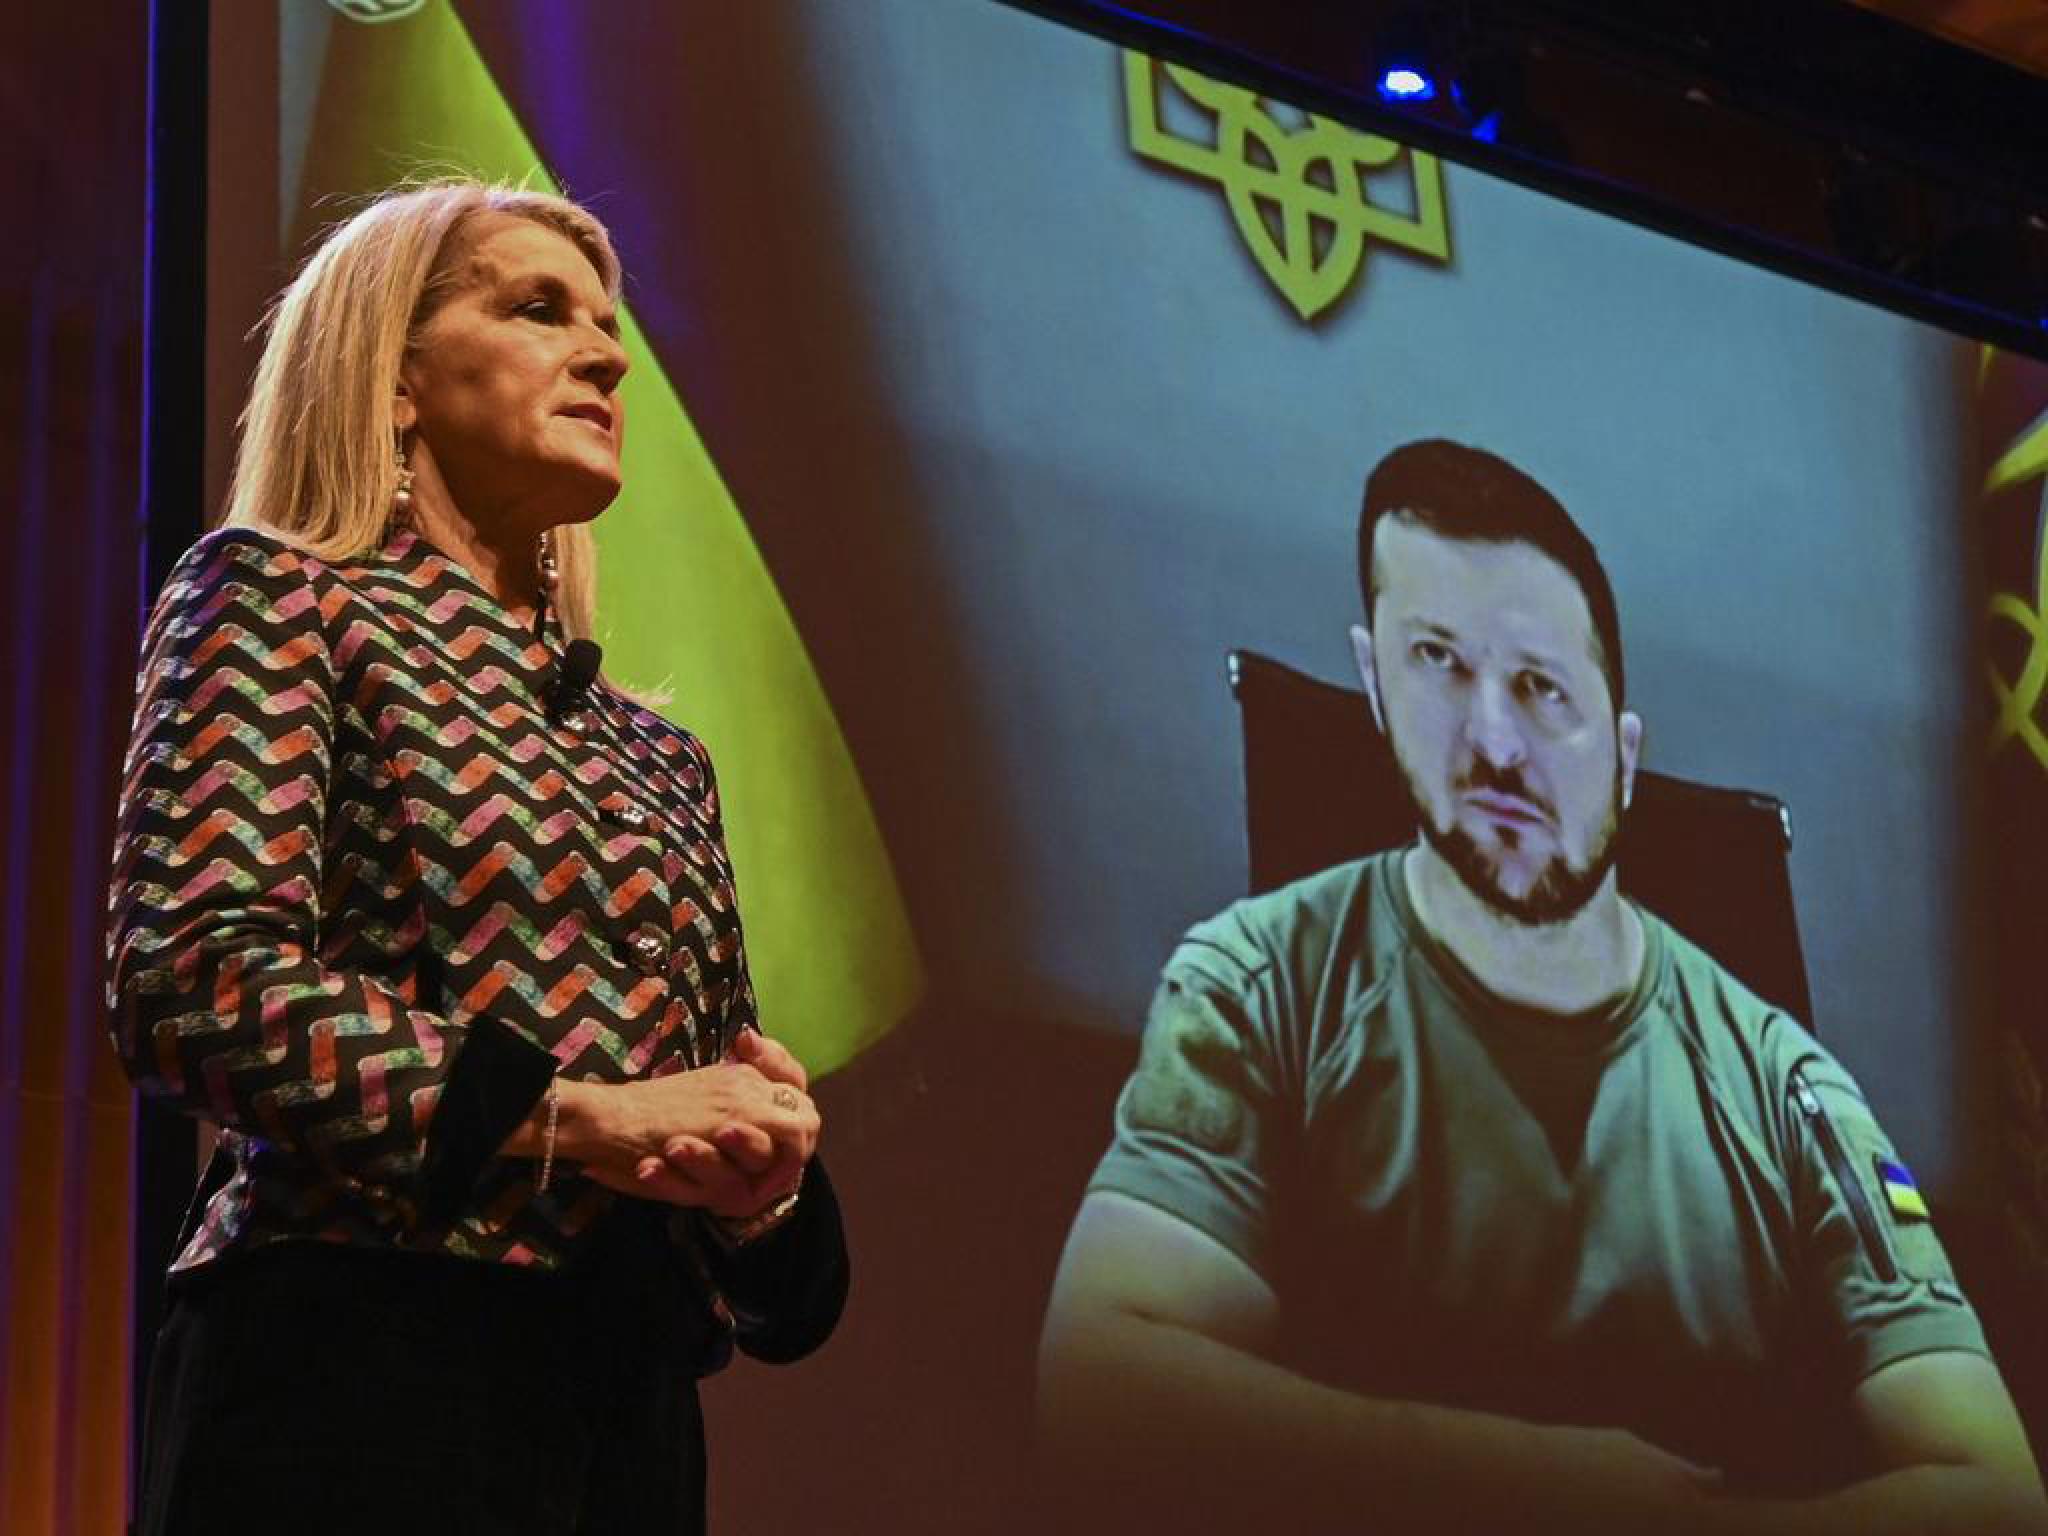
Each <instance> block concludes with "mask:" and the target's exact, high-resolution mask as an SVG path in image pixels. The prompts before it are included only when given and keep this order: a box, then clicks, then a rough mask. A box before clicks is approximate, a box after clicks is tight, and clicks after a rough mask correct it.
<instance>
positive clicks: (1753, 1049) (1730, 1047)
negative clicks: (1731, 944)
mask: <svg viewBox="0 0 2048 1536" xmlns="http://www.w3.org/2000/svg"><path fill="white" fill-rule="evenodd" d="M1637 910H1638V911H1639V912H1641V914H1642V917H1643V921H1644V923H1645V924H1646V925H1654V931H1655V933H1656V935H1657V939H1658V942H1659V943H1660V945H1661V947H1662V953H1663V962H1662V963H1663V973H1662V975H1661V976H1660V978H1659V983H1658V988H1657V994H1656V1006H1658V1007H1660V1008H1661V1009H1662V1010H1663V1011H1664V1012H1665V1013H1666V1015H1667V1016H1668V1018H1669V1020H1670V1021H1671V1023H1672V1025H1673V1027H1675V1028H1676V1029H1677V1030H1678V1031H1679V1032H1680V1034H1681V1035H1682V1036H1684V1038H1685V1039H1686V1041H1687V1043H1688V1045H1689V1046H1690V1048H1691V1049H1692V1050H1693V1051H1694V1052H1695V1053H1696V1054H1697V1055H1698V1057H1699V1058H1700V1059H1701V1061H1702V1062H1703V1064H1704V1065H1706V1066H1707V1067H1708V1069H1709V1070H1710V1071H1712V1072H1713V1074H1714V1075H1715V1076H1716V1077H1717V1078H1718V1079H1720V1080H1721V1081H1723V1082H1741V1083H1743V1084H1745V1085H1746V1086H1748V1087H1749V1088H1751V1089H1752V1090H1753V1091H1754V1092H1756V1093H1758V1094H1761V1095H1769V1096H1771V1097H1773V1098H1775V1097H1777V1096H1778V1095H1780V1094H1782V1093H1783V1092H1784V1089H1785V1086H1786V1083H1787V1081H1788V1079H1789V1078H1790V1075H1791V1072H1792V1069H1793V1068H1794V1067H1795V1066H1797V1065H1799V1064H1800V1063H1801V1062H1802V1061H1806V1060H1809V1059H1815V1058H1817V1059H1819V1060H1822V1061H1829V1062H1831V1061H1832V1059H1833V1058H1832V1057H1830V1056H1829V1055H1828V1053H1827V1052H1826V1051H1825V1050H1824V1049H1823V1048H1822V1047H1821V1045H1820V1044H1819V1042H1817V1041H1816V1040H1815V1039H1814V1037H1813V1034H1812V1033H1811V1031H1810V1030H1809V1029H1808V1028H1807V1026H1806V1025H1805V1024H1804V1023H1803V1022H1802V1021H1801V1020H1799V1019H1797V1018H1795V1017H1793V1015H1792V1014H1790V1013H1789V1012H1787V1011H1786V1010H1785V1009H1783V1008H1781V1007H1779V1006H1778V1005H1777V1004H1775V1003H1773V1002H1771V1001H1769V1000H1768V999H1766V998H1764V997H1761V996H1759V995H1758V994H1757V993H1756V992H1755V991H1753V990H1752V989H1751V988H1750V987H1749V986H1748V985H1746V984H1745V983H1744V982H1743V981H1742V979H1741V978H1740V977H1738V976H1737V975H1736V974H1735V973H1734V972H1733V971H1731V970H1729V969H1728V967H1727V966H1725V965H1723V964H1722V963H1721V962H1720V961H1719V960H1717V959H1715V958H1714V956H1713V955H1711V954H1709V953H1708V952H1707V951H1706V950H1705V949H1703V948H1701V947H1700V946H1699V945H1698V944H1696V943H1694V942H1693V941H1692V940H1691V939H1689V938H1687V937H1686V936H1685V935H1684V934H1683V933H1681V932H1679V931H1678V930H1677V929H1676V928H1674V927H1672V926H1671V924H1669V923H1668V922H1666V921H1664V919H1662V918H1661V917H1658V916H1657V915H1656V914H1655V913H1653V912H1650V911H1647V910H1646V909H1643V908H1640V907H1639V908H1638V909H1637Z"/></svg>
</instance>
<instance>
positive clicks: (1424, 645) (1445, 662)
mask: <svg viewBox="0 0 2048 1536" xmlns="http://www.w3.org/2000/svg"><path fill="white" fill-rule="evenodd" d="M1414 652H1415V659H1416V660H1417V661H1419V662H1421V663H1422V664H1423V665H1424V666H1426V667H1437V668H1440V669H1442V670H1444V671H1449V670H1450V669H1451V668H1453V667H1455V666H1456V665H1457V664H1458V657H1457V653H1456V652H1455V651H1453V650H1452V649H1451V648H1450V647H1449V646H1448V645H1443V644H1440V643H1438V642H1437V641H1435V640H1418V641H1416V642H1415V646H1414Z"/></svg>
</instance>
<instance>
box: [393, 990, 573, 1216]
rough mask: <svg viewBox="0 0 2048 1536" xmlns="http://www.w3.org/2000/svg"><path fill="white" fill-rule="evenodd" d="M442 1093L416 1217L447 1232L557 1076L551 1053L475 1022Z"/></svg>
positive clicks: (490, 1022)
mask: <svg viewBox="0 0 2048 1536" xmlns="http://www.w3.org/2000/svg"><path fill="white" fill-rule="evenodd" d="M465 1033H466V1035H467V1038H466V1039H465V1040H464V1041H463V1042H462V1047H461V1049H460V1050H459V1051H458V1052H457V1053H456V1056H455V1062H454V1065H453V1066H451V1067H450V1068H449V1069H448V1078H447V1081H446V1082H445V1083H443V1084H442V1087H441V1099H440V1102H439V1103H438V1104H437V1105H435V1107H434V1118H433V1120H432V1121H431V1122H430V1123H429V1125H428V1127H427V1144H426V1149H425V1152H424V1154H423V1155H422V1158H421V1162H420V1184H421V1194H422V1203H421V1215H422V1217H423V1219H424V1220H425V1221H426V1222H427V1224H428V1225H429V1226H435V1227H445V1226H450V1225H452V1224H453V1223H454V1221H455V1219H456V1218H457V1217H458V1216H459V1215H461V1214H462V1208H463V1205H464V1204H465V1203H466V1202H467V1201H468V1199H469V1195H470V1191H472V1190H473V1189H475V1188H476V1185H477V1180H478V1179H479V1178H481V1177H482V1176H483V1171H484V1165H485V1164H487V1163H488V1162H490V1160H491V1159H492V1158H493V1157H495V1156H496V1155H497V1152H498V1148H500V1147H501V1146H503V1145H504V1144H505V1139H506V1138H507V1137H508V1136H510V1135H511V1134H512V1133H513V1132H514V1131H515V1130H517V1129H518V1128H519V1124H520V1122H521V1121H523V1120H524V1119H525V1118H526V1117H527V1116H528V1115H529V1114H531V1113H532V1112H533V1106H534V1105H536V1104H538V1103H539V1102H540V1096H541V1095H542V1094H543V1093H545V1092H547V1087H548V1082H549V1080H550V1079H552V1078H553V1077H554V1075H555V1066H556V1062H555V1057H554V1053H553V1052H551V1051H549V1050H547V1049H545V1048H544V1047H542V1046H538V1045H535V1044H534V1043H533V1042H532V1041H531V1040H529V1039H527V1038H526V1037H525V1036H524V1035H522V1034H520V1033H519V1032H518V1031H517V1030H514V1029H512V1028H511V1027H510V1026H509V1025H506V1024H502V1023H500V1022H499V1021H498V1020H496V1019H494V1018H490V1017H488V1016H484V1015H479V1016H478V1017H477V1018H475V1019H473V1020H471V1021H470V1024H469V1028H468V1029H467V1031H466V1032H465Z"/></svg>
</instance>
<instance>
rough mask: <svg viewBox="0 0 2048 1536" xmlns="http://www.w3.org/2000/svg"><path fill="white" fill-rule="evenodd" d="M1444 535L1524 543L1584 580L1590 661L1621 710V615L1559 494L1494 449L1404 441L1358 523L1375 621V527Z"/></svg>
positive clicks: (1371, 485) (1374, 479)
mask: <svg viewBox="0 0 2048 1536" xmlns="http://www.w3.org/2000/svg"><path fill="white" fill-rule="evenodd" d="M1389 516H1392V517H1398V518H1400V519H1401V520H1402V521H1403V522H1405V523H1409V524H1412V525H1413V526H1415V527H1418V528H1426V529H1428V530H1429V531H1430V532H1431V533H1434V534H1436V535H1438V536H1439V537H1441V538H1446V539H1464V540H1471V541H1473V542H1477V543H1483V544H1527V545H1530V546H1531V547H1532V548H1535V549H1538V550H1541V551H1542V552H1543V553H1544V554H1546V555H1548V556H1549V557H1550V558H1551V559H1553V560H1555V561H1556V562H1557V563H1558V564H1559V565H1561V566H1563V567H1564V568H1565V570H1567V571H1568V572H1570V573H1571V577H1572V579H1573V580H1574V581H1576V582H1577V583H1578V584H1579V591H1580V592H1581V593H1583V594H1584V596H1585V599H1586V607H1587V610H1588V611H1589V612H1590V613H1591V614H1592V616H1593V639H1594V646H1593V659H1594V661H1596V662H1598V663H1599V666H1600V670H1601V672H1602V673H1603V674H1604V675H1605V676H1606V678H1607V691H1608V693H1609V694H1610V695H1611V696H1612V698H1613V702H1614V708H1615V709H1616V710H1617V711H1619V710H1620V708H1621V705H1622V699H1623V698H1624V696H1625V691H1626V690H1625V688H1624V683H1625V673H1624V671H1623V668H1622V662H1621V620H1620V617H1619V616H1618V615H1617V613H1616V612H1615V607H1614V588H1613V587H1612V586H1611V585H1609V583H1608V580H1607V570H1606V568H1605V567H1604V566H1602V565H1601V564H1600V556H1599V553H1598V552H1597V551H1596V550H1595V549H1594V548H1593V541H1592V540H1591V539H1589V538H1587V537H1586V535H1585V533H1584V532H1583V531H1582V530H1581V529H1580V528H1579V525H1578V524H1577V523H1575V522H1573V521H1572V517H1571V514H1570V513H1569V512H1567V511H1565V509H1564V507H1563V505H1562V504H1561V503H1560V502H1559V501H1558V499H1557V498H1556V497H1555V496H1553V495H1551V494H1550V492H1548V491H1546V490H1545V489H1544V488H1543V487H1542V486H1540V485H1538V484H1537V483H1536V482H1535V481H1534V480H1532V479H1531V478H1530V477H1529V476H1528V475H1526V474H1524V473H1523V472H1522V471H1521V470H1519V469H1517V468H1515V466H1514V465H1512V464H1510V463H1509V462H1508V461H1507V460H1506V459H1503V458H1501V457H1500V456H1499V455H1497V454H1492V453H1488V452H1486V451H1485V450H1484V449H1482V448H1468V447H1467V446H1466V445H1465V444H1463V443H1453V442H1449V441H1447V440H1446V439H1444V438H1440V437H1433V438H1428V439H1425V440H1424V441H1422V442H1417V443H1404V444H1402V445H1401V446H1400V447H1399V448H1396V449H1395V450H1394V451H1393V452H1392V453H1390V454H1388V455H1387V456H1386V457H1385V458H1383V459H1381V460H1380V461H1379V463H1378V464H1377V465H1375V466H1374V467H1373V472H1372V473H1371V474H1370V475H1369V476H1367V477H1366V482H1365V508H1364V511H1363V512H1362V513H1361V514H1360V516H1359V520H1358V586H1359V590H1360V591H1361V592H1362V593H1363V594H1364V596H1365V622H1366V627H1367V628H1371V626H1372V605H1373V598H1374V597H1375V596H1376V594H1375V592H1374V591H1373V575H1372V541H1373V532H1374V530H1375V529H1377V528H1378V527H1379V523H1380V519H1381V518H1383V517H1389Z"/></svg>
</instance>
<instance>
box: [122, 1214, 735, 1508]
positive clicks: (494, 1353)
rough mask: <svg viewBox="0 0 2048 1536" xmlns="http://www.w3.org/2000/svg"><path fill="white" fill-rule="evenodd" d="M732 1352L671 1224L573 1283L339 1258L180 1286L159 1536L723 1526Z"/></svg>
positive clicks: (588, 1264) (223, 1270)
mask: <svg viewBox="0 0 2048 1536" xmlns="http://www.w3.org/2000/svg"><path fill="white" fill-rule="evenodd" d="M717 1338H718V1335H717V1332H716V1329H715V1326H714V1324H713V1322H712V1319H711V1314H710V1311H709V1308H708V1306H707V1303H706V1299H705V1297H704V1295H703V1289H702V1286H701V1285H700V1284H699V1282H698V1281H697V1280H696V1279H695V1278H694V1277H693V1276H692V1275H691V1274H690V1273H689V1271H688V1268H687V1266H686V1265H685V1263H684V1262H683V1261H682V1259H681V1258H680V1256H679V1255H677V1254H676V1253H675V1251H674V1249H673V1248H672V1246H671V1245H670V1243H669V1242H668V1240H667V1237H666V1234H665V1233H664V1232H663V1230H662V1226H661V1215H660V1213H659V1212H658V1211H656V1210H655V1209H653V1208H651V1207H646V1206H640V1205H634V1204H628V1205H624V1206H622V1207H621V1208H619V1209H618V1210H616V1211H614V1212H613V1213H612V1214H611V1216H609V1217H608V1218H607V1220H606V1223H605V1228H604V1230H603V1231H602V1232H601V1233H600V1234H599V1235H598V1238H597V1240H596V1241H595V1242H594V1244H593V1245H592V1247H591V1248H590V1249H589V1250H587V1251H586V1253H585V1254H584V1255H583V1256H582V1257H581V1258H580V1259H579V1262H578V1264H577V1265H576V1267H575V1268H574V1270H573V1271H572V1272H569V1273H564V1274H536V1273H530V1272H527V1271H524V1270H519V1269H514V1268H510V1267H508V1266H506V1265H502V1264H484V1263H472V1262H468V1261H465V1260H460V1259H448V1258H439V1257H434V1256H428V1255H419V1254H410V1253H402V1252H395V1251H394V1252H375V1251H369V1250H362V1249H355V1248H345V1247H340V1246H337V1245H331V1244H325V1243H315V1242H290V1243H276V1244H271V1245H269V1246H267V1247H265V1248H263V1249H260V1250H258V1251H256V1252H254V1253H250V1254H246V1255H242V1256H239V1257H235V1258H231V1259H225V1260H221V1261H219V1262H217V1263H214V1264H211V1265H208V1266H207V1267H206V1268H205V1269H204V1270H202V1271H199V1272H196V1273H193V1274H190V1275H185V1276H180V1277H177V1278H176V1279H175V1280H174V1282H173V1285H172V1305H171V1309H170V1315H169V1317H168V1319H167V1321H166V1322H165V1325H164V1328H163V1331H162V1333H161V1334H160V1335H159V1337H158V1341H157V1346H156V1354H155V1357H154V1359H153V1360H152V1362H151V1366H150V1381H149V1399H148V1406H147V1410H146V1420H145V1429H144V1445H143V1455H142V1465H141V1468H140V1473H141V1487H140V1496H139V1520H138V1522H137V1529H138V1531H139V1532H140V1533H141V1536H186V1533H198V1532H205V1533H207V1536H220V1533H235V1532H245V1531H246V1532H256V1531H264V1532H272V1531H275V1532H281V1533H285V1536H321V1533H326V1532H336V1533H339V1532H348V1533H350V1536H387V1533H388V1536H400V1533H410V1532H414V1531H418V1532H427V1531H432V1532H436V1533H445V1532H463V1533H476V1536H489V1533H499V1532H504V1533H512V1532H519V1533H522V1536H524V1533H536V1536H537V1533H543V1532H545V1533H551V1536H552V1533H570V1532H605V1533H614V1532H616V1533H621V1536H631V1533H639V1532H647V1533H657V1532H658V1533H661V1536H695V1533H700V1532H702V1531H703V1529H704V1436H703V1419H702V1416H701V1414H700V1412H699V1409H698V1404H697V1385H696V1379H697V1376H698V1375H699V1374H700V1372H701V1371H702V1370H703V1369H705V1368H706V1365H707V1362H709V1361H711V1360H712V1359H713V1358H714V1352H713V1351H714V1345H715V1342H716V1340H717Z"/></svg>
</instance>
